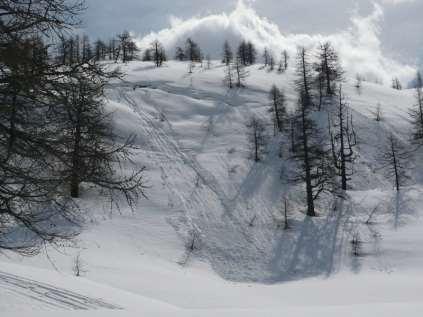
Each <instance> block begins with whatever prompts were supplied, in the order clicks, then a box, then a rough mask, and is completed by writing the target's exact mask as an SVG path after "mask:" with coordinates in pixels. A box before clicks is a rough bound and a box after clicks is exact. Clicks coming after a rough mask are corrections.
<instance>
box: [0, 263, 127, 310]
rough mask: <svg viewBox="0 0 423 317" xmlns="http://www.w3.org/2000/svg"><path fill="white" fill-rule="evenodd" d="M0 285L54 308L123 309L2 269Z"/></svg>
mask: <svg viewBox="0 0 423 317" xmlns="http://www.w3.org/2000/svg"><path fill="white" fill-rule="evenodd" d="M0 287H2V288H4V289H6V290H8V291H11V292H13V293H15V294H17V295H19V296H22V297H27V298H30V299H33V300H35V301H37V302H40V303H42V304H45V305H48V306H50V307H54V308H60V309H67V310H93V309H110V310H120V309H122V308H121V307H119V306H116V305H113V304H110V303H106V302H104V301H102V300H100V299H96V298H92V297H88V296H84V295H82V294H78V293H75V292H72V291H69V290H66V289H63V288H59V287H55V286H52V285H49V284H46V283H41V282H37V281H34V280H31V279H27V278H23V277H20V276H17V275H13V274H10V273H5V272H2V271H0Z"/></svg>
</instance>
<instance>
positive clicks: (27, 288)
mask: <svg viewBox="0 0 423 317" xmlns="http://www.w3.org/2000/svg"><path fill="white" fill-rule="evenodd" d="M122 68H123V70H124V71H125V72H127V73H128V75H127V76H126V78H125V80H124V81H117V82H113V83H111V84H110V86H109V87H108V88H107V107H108V109H109V110H111V111H113V112H114V119H115V123H116V132H117V133H119V134H120V135H122V136H123V135H128V134H136V135H137V140H136V142H137V145H138V146H139V149H138V150H137V152H136V156H135V158H134V161H135V163H136V164H139V166H142V165H146V167H147V170H148V173H147V177H148V181H149V185H150V186H151V189H150V190H149V191H148V196H149V200H143V201H141V202H140V204H139V206H138V208H137V210H136V211H135V212H134V213H131V212H130V211H129V210H127V209H125V208H123V209H122V210H121V212H120V213H118V214H110V213H109V211H108V209H107V202H103V201H100V200H99V199H98V197H97V196H96V195H95V193H93V192H92V191H90V190H88V189H87V191H84V193H85V197H83V198H82V200H81V205H82V206H83V207H84V209H86V210H87V214H88V215H89V217H88V219H87V220H88V221H87V223H86V228H85V229H84V231H83V233H82V235H81V236H80V237H79V240H78V241H77V244H76V245H72V246H63V248H62V249H60V250H52V249H47V251H48V255H49V258H47V257H45V256H40V257H35V258H29V259H27V258H24V259H21V258H18V257H15V256H12V255H8V256H9V257H1V258H0V311H1V312H3V311H5V312H6V316H8V317H9V316H13V317H15V316H22V315H25V314H27V315H29V313H33V315H35V316H37V314H39V315H40V316H41V315H42V316H48V313H50V314H52V315H54V314H56V315H57V311H58V310H59V311H60V314H63V316H67V315H69V316H85V315H87V316H97V315H99V316H107V317H108V316H109V315H110V316H125V317H126V316H137V315H139V314H140V313H142V314H144V315H146V316H167V315H172V316H179V315H180V316H209V315H210V316H215V315H216V314H218V315H221V316H263V315H266V316H279V315H280V313H281V311H283V312H285V313H287V315H289V316H319V317H320V316H325V317H327V316H339V315H343V316H356V315H357V314H358V315H360V316H366V317H367V316H368V317H374V316H375V315H377V314H380V315H383V316H398V315H404V316H416V317H417V316H421V314H422V312H423V307H422V300H421V294H422V291H423V289H422V285H423V283H422V279H421V276H422V274H421V273H422V267H423V235H421V234H420V233H421V228H422V225H423V224H422V220H421V218H420V215H421V214H422V210H421V206H422V203H423V201H422V199H423V195H422V193H423V188H422V186H421V182H422V179H423V178H422V173H421V172H419V171H421V170H422V166H421V163H419V162H421V160H420V161H419V160H416V161H415V162H411V163H412V164H411V170H410V171H411V172H410V174H411V176H413V177H412V179H411V180H410V184H409V186H407V187H405V188H404V190H403V192H402V193H401V195H397V194H395V193H394V192H393V191H392V183H391V181H390V180H389V179H387V178H386V177H385V175H384V173H383V171H382V170H380V168H379V167H380V166H379V163H378V160H377V159H378V155H379V154H380V151H381V147H382V144H383V143H384V140H385V139H386V136H387V135H388V134H389V133H393V134H394V135H395V136H397V137H398V138H399V139H400V140H402V141H403V142H405V143H406V142H407V139H408V135H409V129H410V124H409V122H408V114H407V112H408V109H409V108H410V107H411V106H412V105H413V103H414V96H413V92H412V91H408V90H404V91H396V90H393V89H390V88H387V87H384V86H381V85H376V84H372V83H368V82H364V83H363V86H362V89H361V90H360V92H358V91H357V90H356V88H355V87H354V84H355V83H354V81H353V80H348V81H347V82H346V83H345V84H344V90H345V93H346V95H347V96H348V102H349V105H350V106H351V109H352V113H353V117H354V124H355V127H356V130H357V136H358V139H359V146H358V148H357V153H358V154H359V157H358V159H357V162H356V174H355V175H354V177H353V180H352V183H351V184H352V190H351V191H349V196H350V197H351V199H350V200H349V201H347V202H342V201H339V200H333V199H331V198H330V197H329V196H326V197H323V198H322V200H321V201H320V203H319V205H318V213H319V217H318V218H315V219H309V218H306V217H304V204H303V201H304V193H303V189H302V188H301V186H292V185H291V184H289V183H288V182H287V179H286V177H285V175H286V174H287V172H288V171H289V169H290V168H292V165H290V163H288V161H289V154H288V153H287V150H286V149H282V156H283V158H280V157H279V154H280V147H279V142H278V141H277V140H275V139H273V138H272V135H273V130H272V126H271V123H270V113H269V111H268V110H269V100H268V91H269V89H270V87H271V85H272V84H276V85H277V86H279V87H281V88H283V89H284V91H285V93H286V96H287V100H288V107H289V108H290V109H293V107H294V106H295V103H296V100H297V97H296V94H295V91H294V88H293V84H292V83H293V81H294V79H295V74H294V71H293V70H292V68H291V69H290V70H289V71H288V72H287V73H284V74H279V73H277V72H269V71H267V70H266V69H263V68H262V67H261V66H260V65H255V66H252V67H249V68H248V71H249V72H250V77H249V78H248V79H247V82H246V88H244V89H233V90H228V89H227V88H226V86H225V85H224V84H223V77H224V67H223V66H222V65H221V63H220V62H218V61H213V62H212V65H211V69H210V70H207V69H205V68H201V67H200V66H199V65H197V66H196V67H195V69H194V72H193V74H188V65H187V63H183V62H182V63H179V62H168V63H166V65H165V66H164V67H162V68H159V69H157V68H155V67H153V66H152V64H149V63H142V62H133V63H129V64H127V65H122ZM378 103H380V104H381V108H382V114H383V115H382V118H383V120H382V121H381V122H376V121H375V120H374V115H373V112H374V111H375V109H376V107H377V105H378ZM252 115H255V116H258V117H259V118H261V119H263V120H264V121H265V122H268V123H269V126H268V129H267V130H268V140H269V144H268V147H267V154H266V157H265V159H264V160H263V161H262V162H260V163H254V162H253V161H252V160H251V159H250V149H249V143H248V139H247V137H246V132H247V128H246V126H245V123H246V122H247V120H248V119H249V118H250V117H251V116H252ZM321 119H322V120H324V118H323V116H322V118H321ZM284 197H289V201H290V204H289V221H290V226H291V230H288V231H284V230H282V228H281V226H280V224H281V222H282V219H283V218H282V213H281V208H282V200H283V198H284ZM373 211H374V212H373ZM370 214H372V217H371V219H370V220H369V216H370ZM366 223H367V224H366ZM354 238H356V239H357V241H359V242H360V243H359V249H358V250H355V251H357V255H358V256H352V253H353V251H354V250H353V247H352V244H351V241H352V240H353V239H354ZM77 254H80V256H81V259H82V261H83V263H84V271H85V273H84V276H83V277H82V278H76V277H72V276H71V275H72V266H73V264H74V258H75V256H76V255H77ZM50 260H52V261H53V263H54V265H55V267H56V269H57V270H58V271H59V272H61V273H58V272H52V271H53V270H52V266H51V264H50V263H49V261H50ZM17 263H19V265H18V264H17ZM46 269H47V270H46ZM222 277H223V278H225V279H227V280H224V279H222ZM322 277H323V278H322ZM29 280H30V281H29ZM228 280H230V281H228ZM235 282H242V283H235ZM282 282H283V283H282ZM263 284H267V285H263ZM46 290H47V291H46ZM46 302H47V303H46ZM72 305H74V306H77V307H76V308H78V309H84V308H85V309H90V311H89V312H86V313H84V312H80V311H73V310H72V311H69V312H62V310H66V309H74V308H75V307H74V308H72V307H69V306H72ZM104 309H109V310H107V311H105V310H104Z"/></svg>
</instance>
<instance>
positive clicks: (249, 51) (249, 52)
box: [246, 42, 257, 65]
mask: <svg viewBox="0 0 423 317" xmlns="http://www.w3.org/2000/svg"><path fill="white" fill-rule="evenodd" d="M246 57H247V59H246V63H247V65H254V64H255V63H256V59H257V50H256V48H255V46H254V44H253V43H251V42H247V44H246Z"/></svg>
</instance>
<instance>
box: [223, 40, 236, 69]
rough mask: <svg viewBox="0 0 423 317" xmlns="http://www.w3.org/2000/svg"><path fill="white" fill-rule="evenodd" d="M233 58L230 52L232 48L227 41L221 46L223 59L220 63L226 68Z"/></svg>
mask: <svg viewBox="0 0 423 317" xmlns="http://www.w3.org/2000/svg"><path fill="white" fill-rule="evenodd" d="M233 58H234V54H233V52H232V48H231V46H230V45H229V43H228V41H225V43H224V44H223V58H222V63H224V64H225V65H226V66H228V65H229V64H230V63H232V61H233Z"/></svg>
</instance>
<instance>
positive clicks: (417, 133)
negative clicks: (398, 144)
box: [409, 72, 423, 144]
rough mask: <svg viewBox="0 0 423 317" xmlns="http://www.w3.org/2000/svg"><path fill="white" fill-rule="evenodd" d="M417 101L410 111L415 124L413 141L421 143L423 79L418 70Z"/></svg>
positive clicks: (422, 136) (422, 137)
mask: <svg viewBox="0 0 423 317" xmlns="http://www.w3.org/2000/svg"><path fill="white" fill-rule="evenodd" d="M415 98H416V103H415V105H414V107H413V108H412V109H411V110H410V111H409V113H410V117H411V119H412V124H413V132H412V133H413V135H412V138H413V141H414V142H415V143H418V144H421V143H422V140H423V80H422V76H421V74H420V73H419V72H418V73H417V77H416V88H415Z"/></svg>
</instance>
